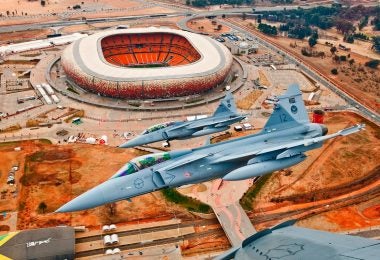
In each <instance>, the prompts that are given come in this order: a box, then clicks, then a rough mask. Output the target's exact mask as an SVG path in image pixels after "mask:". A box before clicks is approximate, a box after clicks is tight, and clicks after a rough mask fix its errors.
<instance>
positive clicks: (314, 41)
mask: <svg viewBox="0 0 380 260" xmlns="http://www.w3.org/2000/svg"><path fill="white" fill-rule="evenodd" d="M317 42H318V41H317V39H315V38H314V37H310V38H309V46H310V47H311V48H313V47H314V46H315V45H316V44H317Z"/></svg>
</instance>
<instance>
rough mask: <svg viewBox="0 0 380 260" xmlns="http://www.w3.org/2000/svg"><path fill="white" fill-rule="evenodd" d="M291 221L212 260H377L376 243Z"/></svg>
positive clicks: (379, 250) (378, 246)
mask: <svg viewBox="0 0 380 260" xmlns="http://www.w3.org/2000/svg"><path fill="white" fill-rule="evenodd" d="M294 222H295V221H293V220H290V221H287V222H285V223H282V224H280V225H278V226H275V227H273V228H270V229H265V230H262V231H260V232H258V233H256V234H254V235H252V236H251V237H249V238H247V239H245V240H244V241H243V242H242V245H241V247H236V248H232V249H230V250H228V251H227V252H226V253H224V254H222V255H220V256H218V257H216V258H214V260H228V259H239V260H251V259H258V260H261V259H262V260H268V259H283V260H299V259H307V260H338V259H341V260H348V259H352V260H353V259H356V260H359V259H362V260H364V259H365V260H377V259H379V256H380V241H379V240H374V239H368V238H362V237H355V236H349V235H343V234H334V233H329V232H325V231H319V230H312V229H307V228H300V227H295V226H292V225H293V224H294Z"/></svg>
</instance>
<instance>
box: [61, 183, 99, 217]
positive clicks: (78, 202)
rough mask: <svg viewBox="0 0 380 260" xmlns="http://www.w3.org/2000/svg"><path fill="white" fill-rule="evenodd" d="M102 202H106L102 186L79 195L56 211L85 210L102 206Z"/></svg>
mask: <svg viewBox="0 0 380 260" xmlns="http://www.w3.org/2000/svg"><path fill="white" fill-rule="evenodd" d="M102 204H105V199H104V196H103V192H102V189H101V187H95V188H93V189H91V190H89V191H87V192H85V193H83V194H81V195H79V196H78V197H76V198H75V199H73V200H71V201H69V202H68V203H66V204H65V205H63V206H62V207H60V208H59V209H57V210H56V211H55V212H56V213H61V212H72V211H79V210H85V209H90V208H94V207H97V206H100V205H102Z"/></svg>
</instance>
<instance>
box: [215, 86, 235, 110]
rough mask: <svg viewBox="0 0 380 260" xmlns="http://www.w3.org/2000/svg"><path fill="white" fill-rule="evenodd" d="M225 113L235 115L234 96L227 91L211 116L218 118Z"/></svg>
mask: <svg viewBox="0 0 380 260" xmlns="http://www.w3.org/2000/svg"><path fill="white" fill-rule="evenodd" d="M226 113H229V114H236V105H235V100H234V96H233V95H232V93H231V92H230V91H228V92H227V94H226V96H225V97H224V98H223V99H222V101H221V102H220V104H219V106H218V108H217V109H216V111H215V113H214V115H213V116H218V115H222V114H226Z"/></svg>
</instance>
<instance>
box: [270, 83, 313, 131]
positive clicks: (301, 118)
mask: <svg viewBox="0 0 380 260" xmlns="http://www.w3.org/2000/svg"><path fill="white" fill-rule="evenodd" d="M309 122H310V121H309V116H308V115H307V111H306V108H305V104H304V102H303V100H302V93H301V91H300V88H299V86H298V85H297V84H292V85H290V86H289V88H288V90H287V91H286V92H285V94H283V95H281V96H279V97H278V101H277V102H276V103H275V104H274V108H273V113H272V115H271V116H270V118H269V120H268V121H267V123H266V124H265V127H264V131H271V130H274V129H276V130H281V129H287V128H291V127H295V126H298V125H301V124H307V123H309Z"/></svg>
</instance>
